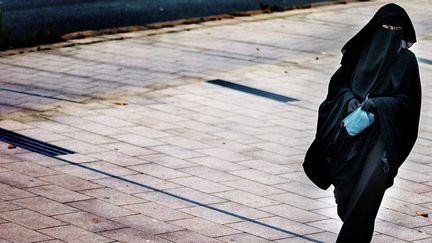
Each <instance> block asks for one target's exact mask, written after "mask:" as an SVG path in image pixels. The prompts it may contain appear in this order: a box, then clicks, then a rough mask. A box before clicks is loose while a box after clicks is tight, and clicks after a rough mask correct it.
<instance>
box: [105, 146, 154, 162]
mask: <svg viewBox="0 0 432 243" xmlns="http://www.w3.org/2000/svg"><path fill="white" fill-rule="evenodd" d="M102 147H104V148H108V149H110V150H111V151H116V152H119V153H121V154H125V155H129V156H133V157H134V156H142V155H149V154H155V153H157V152H155V151H153V150H150V149H146V148H143V147H139V146H134V145H131V144H127V143H110V144H103V145H102ZM107 153H109V152H107ZM104 160H106V161H108V160H107V159H104Z"/></svg>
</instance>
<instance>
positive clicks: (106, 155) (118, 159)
mask: <svg viewBox="0 0 432 243" xmlns="http://www.w3.org/2000/svg"><path fill="white" fill-rule="evenodd" d="M89 156H91V157H94V158H97V159H100V160H103V161H106V162H109V163H112V164H116V165H119V166H130V165H139V164H145V163H148V161H145V160H142V159H138V158H135V157H132V156H128V155H126V154H123V153H119V152H113V151H108V152H102V153H95V154H90V155H89Z"/></svg>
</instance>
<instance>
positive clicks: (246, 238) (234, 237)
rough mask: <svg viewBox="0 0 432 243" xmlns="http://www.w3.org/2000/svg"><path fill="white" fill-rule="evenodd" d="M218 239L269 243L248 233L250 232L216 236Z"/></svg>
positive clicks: (243, 242) (244, 242)
mask: <svg viewBox="0 0 432 243" xmlns="http://www.w3.org/2000/svg"><path fill="white" fill-rule="evenodd" d="M217 239H218V240H220V241H223V242H238V243H249V242H256V243H269V242H271V241H269V240H266V239H263V238H260V237H257V236H254V235H250V234H245V233H243V234H235V235H227V236H223V237H219V238H217Z"/></svg>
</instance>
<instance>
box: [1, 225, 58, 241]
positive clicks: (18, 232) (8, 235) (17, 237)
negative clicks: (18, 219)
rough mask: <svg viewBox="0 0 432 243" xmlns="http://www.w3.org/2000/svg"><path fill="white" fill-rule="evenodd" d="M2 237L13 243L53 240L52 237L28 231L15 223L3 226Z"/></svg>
mask: <svg viewBox="0 0 432 243" xmlns="http://www.w3.org/2000/svg"><path fill="white" fill-rule="evenodd" d="M0 235H1V237H2V238H3V239H6V240H9V241H11V242H37V241H43V240H49V239H52V238H51V237H49V236H47V235H44V234H41V233H38V232H36V231H34V230H30V229H27V228H25V227H22V226H19V225H17V224H14V223H5V224H1V227H0Z"/></svg>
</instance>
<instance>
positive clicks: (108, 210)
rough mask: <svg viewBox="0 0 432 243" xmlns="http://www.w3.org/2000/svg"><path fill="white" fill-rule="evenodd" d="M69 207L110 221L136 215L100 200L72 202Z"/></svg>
mask: <svg viewBox="0 0 432 243" xmlns="http://www.w3.org/2000/svg"><path fill="white" fill-rule="evenodd" d="M68 205H69V206H71V207H74V208H76V209H80V210H82V211H85V212H88V213H93V214H96V215H99V216H101V217H105V218H108V219H111V218H115V217H121V216H127V215H132V214H136V213H135V212H133V211H131V210H128V209H126V208H122V207H119V206H116V205H114V204H110V203H107V202H104V201H101V200H98V199H90V200H85V201H78V202H71V203H68Z"/></svg>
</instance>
